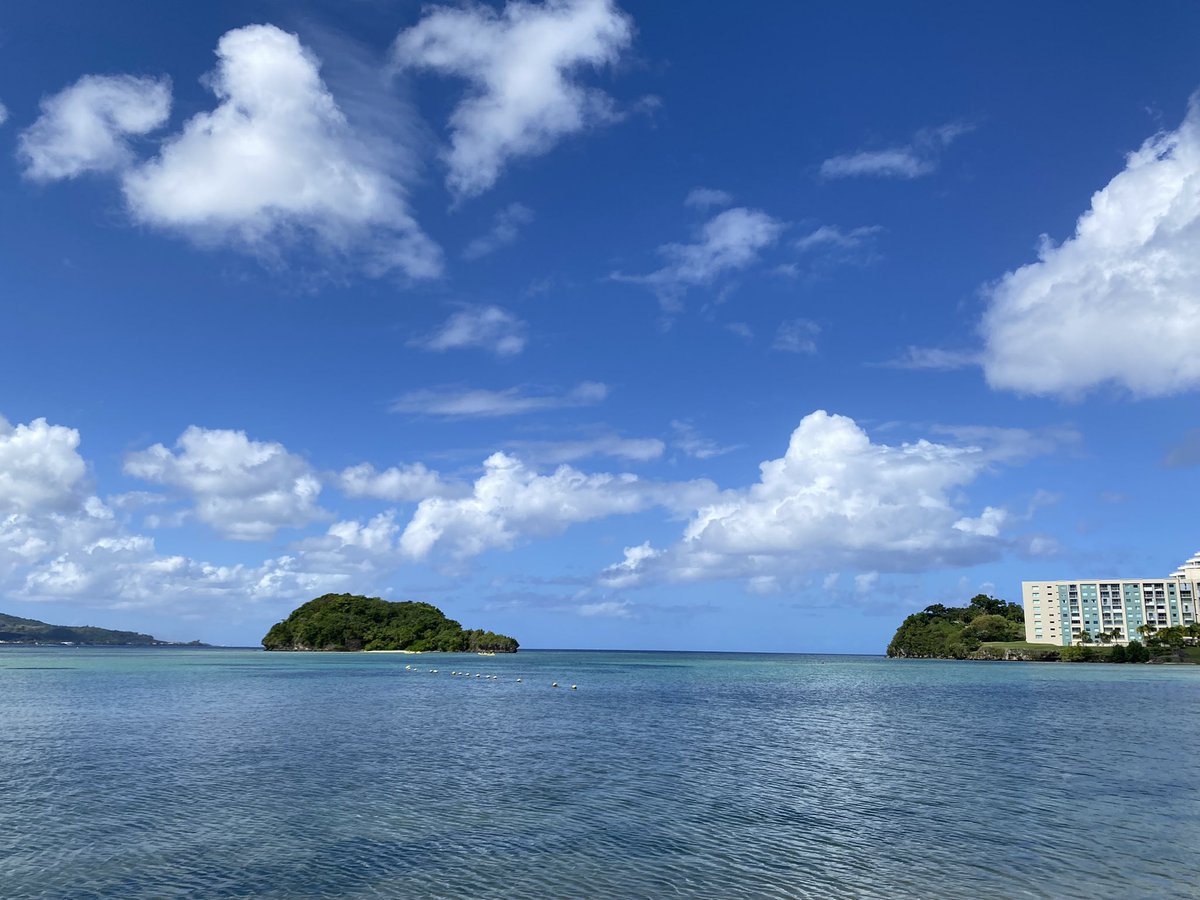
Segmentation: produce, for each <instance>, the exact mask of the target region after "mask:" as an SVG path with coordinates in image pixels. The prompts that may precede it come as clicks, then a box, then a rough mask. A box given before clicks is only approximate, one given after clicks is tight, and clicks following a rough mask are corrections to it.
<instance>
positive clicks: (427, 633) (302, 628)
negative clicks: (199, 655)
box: [262, 594, 519, 653]
mask: <svg viewBox="0 0 1200 900" xmlns="http://www.w3.org/2000/svg"><path fill="white" fill-rule="evenodd" d="M262 645H263V648H264V649H266V650H343V651H344V650H407V651H410V652H428V651H442V652H447V653H516V652H517V647H518V646H519V645H518V643H517V641H516V640H515V639H514V638H510V637H508V636H506V635H503V634H495V633H493V632H491V631H482V630H479V629H475V630H468V629H464V628H463V627H462V626H461V625H459V624H458V622H455V621H454V620H453V619H448V618H446V616H445V615H444V614H443V613H442V611H441V610H440V609H438V608H437V607H436V606H433V605H432V604H429V603H418V602H415V601H412V600H402V601H391V600H381V599H380V598H379V597H361V596H358V595H356V594H325V595H324V596H321V597H317V598H316V599H315V600H309V601H308V602H307V603H305V604H304V605H303V606H299V607H297V608H296V609H295V610H294V611H293V612H292V614H291V615H289V616H288V617H287V618H286V619H284V620H283V621H282V622H277V623H276V624H275V625H272V626H271V630H270V631H268V632H267V634H266V637H264V638H263V639H262Z"/></svg>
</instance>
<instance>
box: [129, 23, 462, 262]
mask: <svg viewBox="0 0 1200 900" xmlns="http://www.w3.org/2000/svg"><path fill="white" fill-rule="evenodd" d="M216 52H217V68H216V69H215V70H214V71H213V72H212V73H211V74H210V75H209V77H208V78H207V79H206V82H205V83H206V84H207V85H208V87H209V88H210V89H211V90H212V91H213V92H214V93H215V94H216V96H217V99H218V100H219V101H220V102H219V103H218V105H217V107H216V108H215V109H213V110H212V111H211V112H201V113H198V114H197V115H195V116H193V117H192V118H191V119H189V120H188V121H187V122H186V123H185V124H184V126H183V129H182V131H181V132H180V133H179V134H177V135H175V136H174V137H172V138H170V139H169V140H168V141H167V142H166V144H165V145H164V146H163V148H162V151H161V153H160V154H159V155H158V157H157V158H155V159H153V160H151V161H149V162H146V163H143V164H141V165H138V166H136V167H134V168H131V169H129V170H128V171H127V172H126V173H125V176H124V182H123V185H124V192H125V199H126V202H127V204H128V206H129V209H130V212H131V213H132V214H133V216H134V217H135V218H136V219H138V220H139V221H141V222H145V223H147V224H150V225H155V226H159V227H162V228H166V229H170V230H174V231H178V232H181V233H183V234H185V235H187V236H189V237H192V238H195V239H197V240H200V241H205V242H215V241H220V242H229V243H231V244H233V245H234V246H237V247H240V248H242V249H246V250H249V251H251V252H254V253H260V254H268V255H270V254H272V253H274V252H277V250H278V246H279V245H280V244H281V243H287V242H288V241H290V240H292V239H293V238H294V237H295V236H296V235H297V234H304V235H310V236H315V238H316V239H317V240H318V242H319V243H320V244H321V245H322V246H323V247H325V248H327V249H329V250H332V251H334V252H337V253H341V254H347V255H354V256H355V258H358V257H362V259H363V261H364V264H365V265H366V266H367V267H368V269H369V270H370V271H372V272H375V273H382V272H385V271H389V270H393V269H398V270H401V271H403V272H405V273H407V274H408V275H410V276H412V277H414V278H427V277H433V276H436V275H438V274H439V273H440V271H441V254H440V251H439V249H438V247H437V246H436V245H435V244H434V243H433V242H432V241H431V240H430V239H429V238H428V237H426V236H425V234H424V233H423V232H422V231H421V229H420V228H419V227H418V226H417V224H416V222H415V221H414V220H413V218H412V216H411V215H410V213H409V211H408V207H407V204H406V201H405V198H404V191H403V189H402V187H401V185H400V184H399V182H398V181H397V179H396V178H395V177H394V176H393V175H392V174H391V173H390V172H389V171H388V168H387V165H386V160H381V159H380V158H379V154H378V153H377V152H375V150H374V148H373V147H372V146H370V145H369V143H368V142H366V141H364V140H363V138H362V137H361V136H360V135H358V134H356V133H355V131H354V129H352V128H351V127H350V125H349V124H348V122H347V120H346V117H345V116H344V115H343V113H342V111H341V110H340V109H339V107H338V104H337V103H336V101H335V100H334V98H333V96H332V95H331V94H330V92H329V90H328V88H327V87H326V85H325V83H324V81H323V80H322V78H321V74H320V70H319V69H320V67H319V62H318V60H317V59H316V57H315V56H314V55H313V54H312V53H311V52H310V51H309V50H307V49H306V48H305V47H303V46H302V45H301V44H300V41H299V39H298V38H297V37H296V36H295V35H293V34H288V33H287V32H284V31H281V30H280V29H278V28H276V27H274V26H272V25H251V26H247V27H245V28H238V29H235V30H233V31H230V32H227V33H226V34H225V35H224V36H222V38H221V39H220V41H219V42H218V44H217V51H216Z"/></svg>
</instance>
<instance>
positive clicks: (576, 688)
mask: <svg viewBox="0 0 1200 900" xmlns="http://www.w3.org/2000/svg"><path fill="white" fill-rule="evenodd" d="M571 690H573V691H577V690H579V686H578V685H574V684H573V685H571Z"/></svg>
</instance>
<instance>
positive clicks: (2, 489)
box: [0, 416, 87, 516]
mask: <svg viewBox="0 0 1200 900" xmlns="http://www.w3.org/2000/svg"><path fill="white" fill-rule="evenodd" d="M78 447H79V432H78V431H76V430H75V429H74V428H64V427H63V426H61V425H51V424H49V423H48V422H47V421H46V420H45V419H34V420H33V421H32V422H30V423H29V424H28V425H25V424H18V425H17V426H16V427H14V426H12V425H11V424H9V422H8V421H7V420H6V419H4V417H3V416H0V516H2V515H5V514H9V515H11V514H17V515H27V514H30V513H40V512H53V511H62V510H66V509H71V508H76V507H78V506H79V504H80V502H81V501H82V499H83V497H84V496H85V491H86V477H87V465H86V464H85V463H84V461H83V459H82V457H80V456H79V453H78V452H77V451H78Z"/></svg>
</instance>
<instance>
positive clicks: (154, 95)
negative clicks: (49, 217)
mask: <svg viewBox="0 0 1200 900" xmlns="http://www.w3.org/2000/svg"><path fill="white" fill-rule="evenodd" d="M41 107H42V114H41V116H39V117H38V120H37V121H36V122H34V123H33V125H31V126H30V127H29V128H27V129H26V130H25V131H23V132H22V133H21V136H20V139H19V141H18V144H17V157H18V158H19V159H20V160H21V162H22V164H23V165H24V168H25V176H26V177H27V178H30V179H32V180H34V181H56V180H59V179H62V178H75V177H76V176H78V175H82V174H83V173H84V172H111V171H116V170H120V169H125V168H127V167H128V166H130V165H131V164H132V163H133V161H134V155H133V151H132V149H131V148H130V146H129V138H130V137H135V136H138V135H144V134H148V133H149V132H151V131H154V130H155V129H157V128H159V127H161V126H162V125H163V124H165V123H166V121H167V117H168V116H169V115H170V114H171V82H170V79H167V78H158V79H156V78H135V77H133V76H132V75H112V76H105V75H85V76H84V77H82V78H80V79H79V80H78V81H76V82H75V83H74V84H73V85H71V86H70V87H68V88H66V89H64V90H62V91H60V92H59V93H57V94H55V95H53V96H52V97H47V98H45V99H44V100H42V104H41ZM0 121H3V118H2V117H0Z"/></svg>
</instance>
